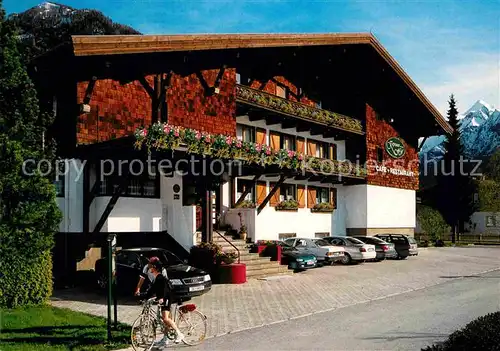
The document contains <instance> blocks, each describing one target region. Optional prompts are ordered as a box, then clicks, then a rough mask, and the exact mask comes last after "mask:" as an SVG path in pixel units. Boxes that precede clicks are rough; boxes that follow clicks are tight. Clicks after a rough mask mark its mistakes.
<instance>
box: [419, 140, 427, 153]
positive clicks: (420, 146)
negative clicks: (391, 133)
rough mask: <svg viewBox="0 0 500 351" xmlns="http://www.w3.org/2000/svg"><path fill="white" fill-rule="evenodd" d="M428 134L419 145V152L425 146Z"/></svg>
mask: <svg viewBox="0 0 500 351" xmlns="http://www.w3.org/2000/svg"><path fill="white" fill-rule="evenodd" d="M427 138H428V136H426V137H425V138H424V140H422V142H421V143H420V145H419V146H418V149H417V152H420V150H421V149H422V146H424V144H425V141H426V140H427ZM417 142H418V139H417Z"/></svg>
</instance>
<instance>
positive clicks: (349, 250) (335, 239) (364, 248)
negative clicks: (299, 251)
mask: <svg viewBox="0 0 500 351" xmlns="http://www.w3.org/2000/svg"><path fill="white" fill-rule="evenodd" d="M323 240H325V241H327V242H328V243H330V244H331V245H337V246H342V247H343V248H344V249H345V254H344V257H343V259H342V263H343V264H350V263H352V262H364V261H366V260H373V259H375V257H377V252H376V251H375V245H372V244H365V243H364V242H362V241H361V240H358V239H356V238H353V237H350V236H329V237H327V238H324V239H323Z"/></svg>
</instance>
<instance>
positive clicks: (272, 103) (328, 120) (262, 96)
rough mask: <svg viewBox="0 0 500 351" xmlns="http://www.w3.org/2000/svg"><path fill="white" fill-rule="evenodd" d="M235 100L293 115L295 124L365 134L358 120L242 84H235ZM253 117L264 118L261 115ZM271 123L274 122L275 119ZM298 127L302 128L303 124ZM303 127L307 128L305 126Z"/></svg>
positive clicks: (281, 113)
mask: <svg viewBox="0 0 500 351" xmlns="http://www.w3.org/2000/svg"><path fill="white" fill-rule="evenodd" d="M236 101H237V102H239V103H241V104H244V105H248V106H251V107H255V108H257V109H263V110H266V111H269V112H272V113H273V114H274V115H281V116H284V117H293V119H295V120H296V122H297V123H296V125H298V124H300V122H304V121H305V122H309V123H313V124H316V125H318V126H319V127H321V129H322V130H324V129H325V128H324V127H325V126H326V127H329V128H332V129H335V130H337V131H341V132H348V133H354V134H358V135H364V134H365V132H364V129H363V124H362V122H361V121H360V120H357V119H354V118H352V117H348V116H344V115H342V114H339V113H335V112H331V111H327V110H323V109H320V108H316V107H312V106H309V105H306V104H303V103H300V102H295V101H290V100H287V99H284V98H281V97H279V96H276V95H273V94H269V93H266V92H263V91H260V90H256V89H253V88H249V87H247V86H244V85H240V84H237V85H236ZM254 118H256V119H264V117H263V116H260V117H254ZM272 123H276V121H273V122H272ZM268 124H271V123H268ZM292 124H293V123H292ZM288 125H289V126H290V120H288ZM300 128H301V129H302V130H304V126H303V125H302V126H301V127H300ZM297 129H298V130H299V127H297ZM305 129H307V127H306V128H305Z"/></svg>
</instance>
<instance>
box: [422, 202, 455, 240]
mask: <svg viewBox="0 0 500 351" xmlns="http://www.w3.org/2000/svg"><path fill="white" fill-rule="evenodd" d="M417 219H418V222H419V223H420V226H421V227H422V230H423V231H424V232H425V234H427V237H428V238H429V239H430V240H431V241H432V242H436V241H437V240H438V239H441V236H442V235H443V234H445V233H449V232H450V227H449V226H448V224H447V223H446V222H445V220H444V218H443V216H441V214H440V213H439V211H438V210H436V209H434V208H432V207H429V206H420V207H419V208H418V209H417Z"/></svg>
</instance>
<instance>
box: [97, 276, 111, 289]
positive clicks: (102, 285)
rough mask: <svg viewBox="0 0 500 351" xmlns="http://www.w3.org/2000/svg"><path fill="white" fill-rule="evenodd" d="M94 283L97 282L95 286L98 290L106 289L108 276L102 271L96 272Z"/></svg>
mask: <svg viewBox="0 0 500 351" xmlns="http://www.w3.org/2000/svg"><path fill="white" fill-rule="evenodd" d="M96 283H97V287H98V288H99V289H100V290H105V289H107V288H108V276H107V275H106V274H105V273H104V272H100V273H98V274H97V279H96Z"/></svg>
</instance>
